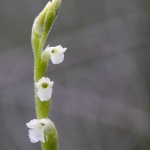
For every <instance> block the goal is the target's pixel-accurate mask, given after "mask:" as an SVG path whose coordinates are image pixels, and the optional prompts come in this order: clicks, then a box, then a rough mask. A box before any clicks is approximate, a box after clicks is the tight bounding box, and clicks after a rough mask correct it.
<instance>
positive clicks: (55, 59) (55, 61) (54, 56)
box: [51, 54, 64, 64]
mask: <svg viewBox="0 0 150 150" xmlns="http://www.w3.org/2000/svg"><path fill="white" fill-rule="evenodd" d="M51 60H52V63H53V64H60V63H61V62H63V60H64V54H51Z"/></svg>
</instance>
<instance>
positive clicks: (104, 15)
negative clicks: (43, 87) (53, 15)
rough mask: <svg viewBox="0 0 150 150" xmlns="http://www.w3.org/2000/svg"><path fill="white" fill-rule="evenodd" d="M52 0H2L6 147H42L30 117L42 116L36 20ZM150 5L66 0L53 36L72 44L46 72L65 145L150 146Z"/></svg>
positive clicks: (137, 0)
mask: <svg viewBox="0 0 150 150" xmlns="http://www.w3.org/2000/svg"><path fill="white" fill-rule="evenodd" d="M47 2H48V1H47V0H32V1H28V0H22V1H20V0H7V1H6V0H1V1H0V150H9V149H11V150H27V149H28V150H40V149H41V148H40V144H39V143H36V144H32V143H30V141H29V138H28V128H27V127H26V125H25V124H26V123H27V122H29V121H30V120H31V119H33V118H36V115H35V110H34V107H35V105H34V90H33V53H32V49H31V44H30V43H31V42H30V36H31V27H32V24H33V20H34V18H35V17H36V16H37V15H38V14H39V12H40V11H41V10H42V9H43V8H44V6H45V5H46V3H47ZM149 8H150V1H148V0H91V1H90V0H88V1H87V0H63V3H62V7H61V11H60V14H59V16H58V18H57V20H56V22H55V23H54V26H53V28H52V30H51V32H50V35H49V38H48V40H47V44H50V45H52V46H56V45H59V44H61V45H62V46H63V47H67V48H68V50H67V52H66V54H65V60H64V62H63V63H61V64H59V65H52V64H51V63H50V64H49V68H48V71H47V74H46V76H48V77H50V79H51V80H53V81H54V82H55V84H54V88H53V95H52V100H53V101H52V109H51V113H50V118H51V120H52V121H53V122H54V123H55V125H56V127H57V129H58V133H59V145H60V150H91V149H92V150H149V149H150V121H149V113H150V112H149V111H150V105H149V102H150V96H149V90H150V67H149V66H150V65H149V64H150V58H149V57H150V9H149ZM47 44H46V45H47Z"/></svg>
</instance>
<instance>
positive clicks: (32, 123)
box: [26, 119, 39, 129]
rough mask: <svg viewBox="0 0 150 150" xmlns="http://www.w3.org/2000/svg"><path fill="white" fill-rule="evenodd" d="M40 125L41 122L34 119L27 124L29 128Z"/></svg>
mask: <svg viewBox="0 0 150 150" xmlns="http://www.w3.org/2000/svg"><path fill="white" fill-rule="evenodd" d="M38 123H39V121H38V120H37V119H33V120H31V121H30V122H28V123H26V125H27V127H28V128H31V129H32V128H34V127H35V126H36V125H37V124H38Z"/></svg>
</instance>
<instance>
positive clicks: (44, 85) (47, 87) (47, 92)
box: [35, 77, 54, 101]
mask: <svg viewBox="0 0 150 150" xmlns="http://www.w3.org/2000/svg"><path fill="white" fill-rule="evenodd" d="M53 84H54V82H53V81H50V79H49V78H48V77H42V78H41V79H40V80H39V81H38V82H36V83H35V85H36V88H37V95H38V97H39V98H40V100H41V101H47V100H49V99H50V98H51V95H52V86H53Z"/></svg>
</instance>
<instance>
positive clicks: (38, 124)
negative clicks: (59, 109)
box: [26, 119, 54, 143]
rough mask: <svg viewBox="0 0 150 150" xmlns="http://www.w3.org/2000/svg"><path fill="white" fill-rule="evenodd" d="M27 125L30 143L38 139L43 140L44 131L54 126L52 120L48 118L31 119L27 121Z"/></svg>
mask: <svg viewBox="0 0 150 150" xmlns="http://www.w3.org/2000/svg"><path fill="white" fill-rule="evenodd" d="M26 125H27V127H28V128H30V129H29V138H30V141H31V142H32V143H36V142H38V141H41V142H45V140H44V131H45V130H49V132H50V130H51V129H52V128H53V127H54V124H53V122H52V121H51V120H50V119H33V120H31V121H30V122H28V123H27V124H26Z"/></svg>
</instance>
